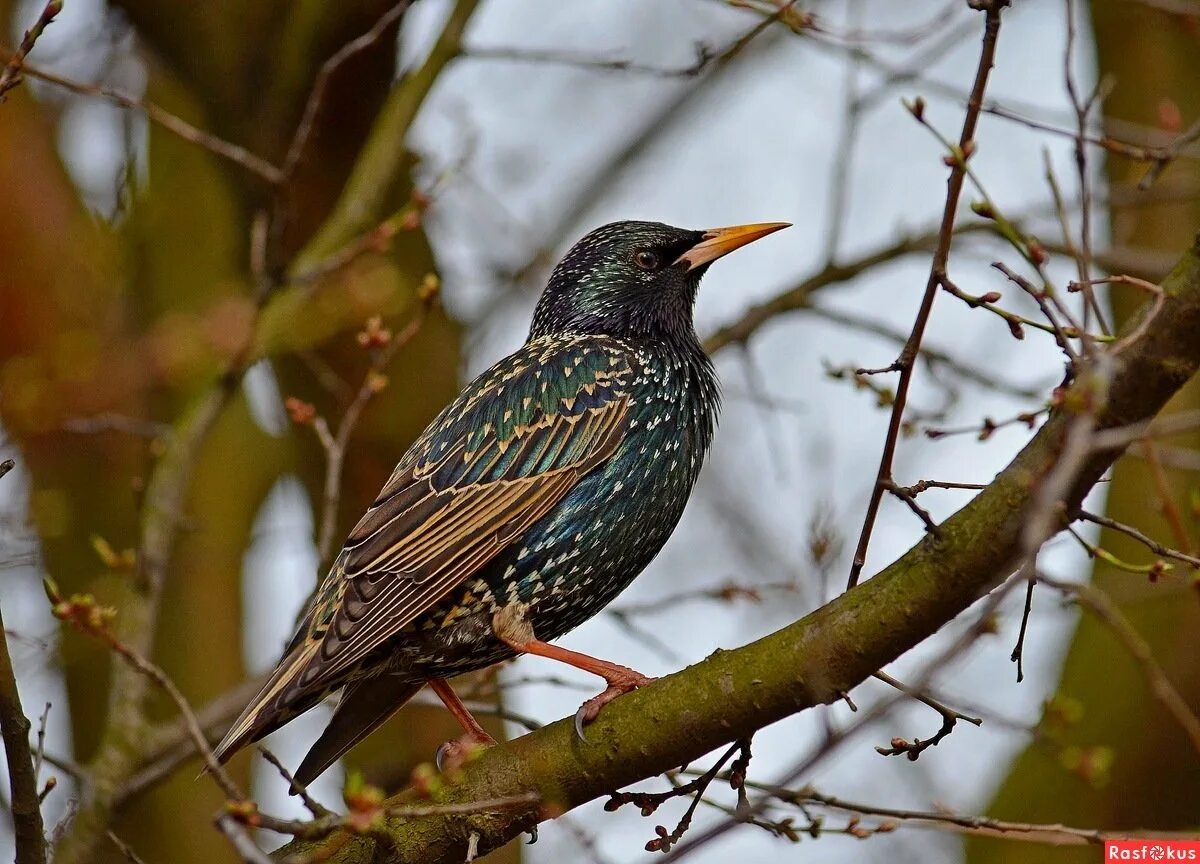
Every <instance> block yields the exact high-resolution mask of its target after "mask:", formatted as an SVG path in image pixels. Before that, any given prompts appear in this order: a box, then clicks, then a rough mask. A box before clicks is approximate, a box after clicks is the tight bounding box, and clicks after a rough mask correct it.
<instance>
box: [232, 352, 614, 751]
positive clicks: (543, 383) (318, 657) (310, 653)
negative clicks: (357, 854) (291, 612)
mask: <svg viewBox="0 0 1200 864" xmlns="http://www.w3.org/2000/svg"><path fill="white" fill-rule="evenodd" d="M628 356H629V355H628V353H627V352H626V351H623V350H620V346H617V345H615V344H614V343H611V342H607V343H605V342H597V341H596V340H583V339H571V338H569V337H567V338H562V337H557V338H554V339H548V340H541V341H540V343H539V342H534V343H529V344H527V345H526V346H525V347H524V348H523V349H522V350H521V351H519V352H517V353H516V354H514V355H512V356H510V357H509V358H506V360H504V361H501V362H500V363H498V364H497V365H496V366H494V367H493V368H492V369H491V370H489V371H488V372H487V373H485V374H484V375H482V376H480V378H478V379H476V380H475V381H474V382H472V384H471V385H469V386H468V387H467V389H466V390H465V391H464V392H463V394H462V395H461V396H460V397H459V398H458V400H456V401H455V403H454V404H452V405H450V406H448V407H447V408H446V410H445V411H443V412H442V414H441V415H439V417H438V418H437V419H436V420H435V421H434V422H433V423H432V424H431V425H430V427H429V429H428V430H426V432H425V434H424V435H422V437H421V439H420V440H419V441H418V442H417V443H416V444H414V445H413V447H412V449H411V450H410V451H409V452H408V453H407V454H406V455H405V457H404V459H403V460H401V462H400V464H399V465H398V466H397V468H396V471H395V472H394V473H393V475H392V477H391V479H390V480H389V481H388V483H387V485H386V486H385V487H384V489H383V491H382V492H381V493H380V495H379V497H378V499H376V501H375V503H374V504H373V505H372V507H371V508H370V509H369V510H368V511H367V513H366V515H364V516H363V518H362V519H361V520H360V521H359V523H358V525H357V526H356V527H355V528H354V530H353V531H352V532H351V534H350V537H349V539H348V540H347V542H346V545H345V547H344V548H343V549H342V552H341V554H340V555H339V556H338V559H337V561H336V562H335V564H334V567H333V569H332V570H331V572H330V573H329V574H328V575H327V576H326V577H325V579H324V580H323V582H322V584H321V586H320V588H319V589H318V592H317V595H316V597H315V598H314V600H313V602H312V605H311V607H310V609H309V611H308V613H307V615H306V617H305V621H304V623H303V625H302V626H301V628H300V632H298V633H297V634H296V638H295V639H294V640H293V642H292V644H291V646H290V647H289V651H288V654H287V656H286V657H285V658H284V659H283V660H282V661H281V662H280V664H279V666H278V667H277V668H276V670H275V671H274V673H273V674H272V675H271V678H270V680H269V681H268V683H267V685H266V686H265V687H264V688H263V690H262V692H261V693H260V694H259V695H258V697H257V698H256V699H255V700H254V701H253V702H252V703H251V704H250V706H249V707H247V709H246V711H245V712H244V713H243V715H242V717H241V718H239V720H238V721H237V722H236V723H235V724H234V726H233V728H232V729H231V730H230V731H229V733H228V735H227V736H226V738H225V740H224V741H222V742H221V745H220V746H219V748H218V752H219V754H220V755H221V756H222V757H226V756H228V755H229V754H230V753H232V752H233V751H235V750H236V749H238V748H239V747H241V746H243V745H244V744H245V743H247V742H249V741H252V740H256V739H257V738H259V737H261V736H262V735H263V734H266V732H267V731H270V730H271V729H274V728H277V727H278V726H280V725H282V724H283V723H285V722H287V720H288V719H290V718H291V717H293V716H295V715H296V714H297V713H300V711H303V710H307V708H308V707H311V705H312V704H315V702H316V701H319V700H320V699H321V698H323V696H324V695H325V694H326V693H328V692H330V691H332V690H334V689H337V688H338V687H340V686H342V685H343V684H345V683H346V682H347V681H349V680H351V679H352V678H353V677H355V674H356V673H357V672H358V670H359V668H360V667H361V666H362V664H363V662H364V660H366V659H367V657H368V656H369V655H370V654H371V653H372V652H373V651H375V650H376V649H378V648H380V647H381V646H383V645H384V643H386V642H387V641H388V640H389V639H390V638H392V637H394V636H396V635H397V634H399V633H400V632H401V631H402V630H403V629H404V628H405V627H406V626H408V625H409V624H411V623H412V622H413V621H414V620H415V619H416V618H417V617H419V616H420V615H421V613H422V612H425V611H427V610H428V609H429V608H430V607H432V606H434V605H435V604H437V603H438V602H439V601H441V600H442V599H443V598H444V597H445V596H446V594H447V593H449V592H450V591H451V590H453V589H454V588H455V587H456V586H458V585H460V584H461V583H462V582H464V581H465V580H467V579H469V578H470V577H471V576H472V575H473V574H475V573H476V572H477V571H478V570H479V569H480V568H481V567H482V566H483V565H484V564H486V563H487V562H488V561H489V560H490V559H491V558H492V557H494V556H495V555H496V554H497V553H498V552H499V551H500V550H502V549H503V548H504V547H505V546H507V545H508V544H510V543H512V542H513V541H514V540H515V539H516V538H518V537H520V536H521V535H522V534H523V533H524V532H525V531H527V530H528V529H529V528H530V526H532V525H533V524H534V523H536V522H537V521H538V520H539V519H541V518H542V517H543V516H545V515H546V514H548V513H549V512H550V511H551V509H553V507H554V505H555V504H557V503H558V502H559V501H561V500H562V498H563V496H565V495H566V494H567V493H568V492H569V491H570V489H571V488H572V487H573V486H574V485H575V484H576V483H577V482H578V481H579V479H580V478H581V477H583V476H584V475H586V474H587V473H588V472H590V471H592V470H594V469H595V468H596V467H598V466H599V465H601V464H603V463H604V462H605V461H607V460H608V459H609V458H610V457H611V456H612V454H613V452H614V451H615V450H616V448H617V446H618V445H619V444H620V442H621V440H622V439H623V437H624V435H625V433H626V430H627V427H628V421H629V416H628V415H629V396H628V392H627V384H628V383H629V380H630V376H631V374H632V370H631V368H630V363H629V359H628Z"/></svg>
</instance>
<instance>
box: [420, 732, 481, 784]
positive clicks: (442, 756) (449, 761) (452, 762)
mask: <svg viewBox="0 0 1200 864" xmlns="http://www.w3.org/2000/svg"><path fill="white" fill-rule="evenodd" d="M495 746H496V739H495V738H493V737H492V736H491V735H489V734H487V733H486V732H483V730H480V732H478V733H468V734H466V735H463V736H462V737H461V738H455V739H454V740H453V741H447V742H446V743H445V744H443V745H442V746H441V747H439V748H438V750H437V756H435V757H434V760H435V761H436V762H437V767H438V770H439V771H441V772H442V773H443V774H452V773H454V772H455V771H457V770H458V769H460V768H462V766H464V765H466V764H467V763H468V762H469V761H471V759H472V758H473V757H475V756H477V755H478V754H479V753H481V752H483V751H484V750H486V749H487V748H489V747H495Z"/></svg>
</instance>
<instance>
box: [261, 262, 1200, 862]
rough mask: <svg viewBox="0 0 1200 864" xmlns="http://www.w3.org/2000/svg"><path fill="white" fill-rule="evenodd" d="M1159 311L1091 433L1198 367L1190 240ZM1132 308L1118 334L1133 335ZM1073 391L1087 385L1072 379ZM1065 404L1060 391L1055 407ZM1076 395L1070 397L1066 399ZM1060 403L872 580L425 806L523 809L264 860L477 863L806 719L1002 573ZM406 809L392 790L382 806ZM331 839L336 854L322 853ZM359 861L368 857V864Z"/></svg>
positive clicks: (437, 821) (559, 729) (1145, 409)
mask: <svg viewBox="0 0 1200 864" xmlns="http://www.w3.org/2000/svg"><path fill="white" fill-rule="evenodd" d="M1163 291H1164V294H1165V296H1166V297H1167V298H1168V299H1167V300H1166V302H1165V306H1164V308H1163V309H1162V310H1161V311H1160V312H1159V313H1158V314H1157V315H1155V316H1154V317H1153V320H1152V321H1150V323H1149V324H1148V326H1144V327H1143V329H1142V332H1141V333H1140V336H1139V337H1138V338H1137V339H1136V340H1134V341H1131V342H1129V343H1128V344H1127V346H1126V347H1125V348H1124V350H1123V351H1122V352H1121V353H1120V354H1119V355H1118V356H1116V357H1112V358H1109V359H1110V361H1111V362H1112V363H1113V365H1114V370H1115V371H1114V373H1113V377H1112V380H1111V384H1110V386H1109V390H1108V398H1107V401H1106V403H1105V405H1104V407H1103V408H1102V409H1099V410H1098V411H1097V413H1096V415H1095V417H1094V426H1095V429H1096V430H1098V431H1102V430H1107V429H1113V428H1117V427H1125V426H1129V425H1130V424H1136V423H1140V422H1143V421H1145V420H1147V419H1149V418H1151V417H1153V416H1154V415H1155V414H1156V413H1157V412H1159V411H1160V410H1161V409H1162V408H1163V406H1164V405H1165V404H1166V403H1167V401H1168V399H1170V397H1171V396H1172V395H1173V394H1174V393H1175V392H1176V391H1178V390H1179V388H1181V387H1182V386H1183V385H1184V384H1185V383H1186V382H1187V381H1188V380H1189V379H1190V378H1191V377H1192V376H1193V375H1194V374H1195V373H1196V371H1197V369H1200V340H1197V339H1196V338H1195V334H1196V332H1198V328H1200V239H1198V241H1197V243H1196V245H1195V246H1193V248H1192V249H1191V250H1189V252H1188V253H1187V254H1186V255H1185V256H1184V257H1183V259H1182V261H1181V262H1180V263H1179V264H1178V265H1177V266H1176V268H1175V269H1174V271H1172V273H1171V274H1170V275H1169V276H1168V277H1167V279H1166V280H1165V281H1164V282H1163ZM1150 305H1151V304H1149V303H1148V304H1146V306H1144V307H1143V309H1142V311H1141V313H1140V314H1139V315H1137V316H1134V318H1133V320H1131V321H1130V322H1129V324H1128V325H1127V329H1126V332H1127V333H1129V332H1134V331H1136V330H1137V328H1139V327H1142V326H1143V325H1142V322H1141V319H1142V318H1143V317H1145V316H1147V315H1148V314H1149V311H1150ZM1082 379H1083V380H1085V381H1086V380H1087V376H1086V375H1085V376H1082ZM1069 395H1070V394H1068V397H1069ZM1077 395H1078V394H1077ZM1075 403H1076V400H1073V399H1071V398H1065V399H1064V400H1063V406H1064V407H1061V408H1058V409H1056V410H1055V411H1054V412H1053V413H1052V415H1051V416H1050V418H1049V419H1048V420H1047V421H1046V423H1045V424H1044V425H1043V426H1042V428H1041V429H1040V430H1039V431H1038V433H1037V434H1036V435H1035V436H1034V437H1033V438H1032V440H1031V441H1030V442H1029V443H1028V444H1027V445H1026V446H1025V448H1024V449H1023V450H1021V452H1020V453H1019V454H1017V456H1016V457H1015V458H1014V459H1013V461H1012V462H1011V463H1010V464H1009V466H1008V467H1007V468H1006V469H1005V470H1004V471H1002V472H1001V473H1000V474H999V475H998V476H997V477H996V479H995V480H994V481H993V482H992V483H991V484H990V485H989V486H988V487H987V488H985V489H984V490H982V491H981V492H980V493H979V495H978V496H977V497H976V498H975V499H974V500H973V501H971V502H970V503H969V504H967V505H966V506H965V507H963V508H962V509H961V510H959V511H958V512H957V513H955V514H954V515H953V516H951V517H950V518H948V519H947V520H945V521H944V522H943V523H942V525H941V528H942V535H943V536H942V538H941V539H940V540H939V539H937V538H934V537H932V536H926V537H924V538H923V539H922V540H921V541H920V542H919V543H918V544H917V545H916V546H914V547H913V548H912V549H911V550H909V552H908V553H906V554H905V555H904V556H903V557H901V558H900V559H899V560H897V561H896V562H895V563H893V564H892V565H890V566H889V567H887V568H886V569H884V570H883V571H882V572H881V573H880V574H879V575H877V576H875V577H874V578H873V579H870V580H868V581H867V582H864V583H862V584H861V585H858V586H857V587H855V588H854V589H852V590H850V591H847V592H846V593H845V594H843V595H841V596H840V597H838V598H837V599H835V600H833V601H832V602H830V603H828V604H827V605H825V606H823V607H822V608H820V609H818V610H816V611H815V612H813V613H811V614H809V615H808V616H806V617H805V618H803V619H801V620H800V621H797V622H795V623H793V624H791V625H789V626H787V627H785V628H783V629H782V630H779V631H777V632H775V633H773V634H771V635H769V636H766V637H764V638H763V639H760V640H758V641H757V642H754V643H751V644H749V645H746V646H744V647H742V648H738V649H736V650H733V651H719V652H717V653H715V654H713V655H712V656H710V657H709V658H707V659H706V660H704V661H703V662H701V663H698V664H696V665H695V666H692V667H690V668H688V669H685V670H684V671H682V672H679V673H677V674H674V675H670V676H667V677H665V678H662V679H660V680H658V681H656V682H654V683H653V684H651V685H650V686H648V687H645V688H643V689H640V690H638V691H635V692H633V693H630V694H628V695H626V696H623V697H621V698H620V699H618V700H616V701H615V702H613V703H612V704H611V705H609V706H607V707H606V708H605V710H604V711H603V712H602V713H601V715H600V717H599V718H598V719H597V721H596V722H595V723H594V724H593V725H592V726H591V727H589V730H588V738H589V741H590V742H591V743H590V744H583V743H582V742H580V741H579V740H578V739H577V738H576V737H575V734H574V730H573V726H572V723H571V721H570V720H561V721H559V722H557V723H554V724H551V725H549V726H546V727H545V728H543V729H541V730H539V731H537V732H534V733H531V734H529V735H525V736H523V737H521V738H518V739H515V740H513V741H510V742H508V743H506V744H502V745H499V746H497V747H494V748H492V749H490V750H488V751H487V752H486V753H484V754H483V755H482V756H480V757H479V758H478V759H477V760H475V761H473V762H471V763H470V764H468V765H467V766H466V767H465V769H464V770H463V772H462V774H461V775H460V776H459V778H458V779H457V782H456V783H453V784H447V786H446V787H445V788H443V789H441V790H439V791H438V792H437V794H436V795H435V796H434V798H435V801H436V802H437V803H448V804H453V803H464V802H470V801H478V800H483V799H492V798H503V797H509V796H512V795H517V794H521V793H527V792H531V791H533V792H536V793H537V794H538V796H539V798H540V800H541V801H542V802H543V803H542V804H541V805H540V806H538V807H529V808H526V809H523V810H520V809H518V810H512V811H509V812H506V813H503V814H494V813H489V814H474V815H464V816H447V815H435V816H429V817H423V818H416V819H407V820H391V821H390V822H389V823H388V828H387V833H388V836H389V840H390V843H389V846H388V848H386V849H385V848H383V847H382V846H380V847H377V846H376V840H375V839H374V838H372V837H361V836H355V837H349V838H347V837H345V836H344V835H335V837H334V838H329V839H327V840H323V841H319V842H318V843H316V844H311V843H292V844H289V845H288V846H287V847H285V848H284V849H283V850H281V852H280V853H278V855H277V859H278V858H279V857H284V858H286V857H288V856H293V855H304V854H315V855H317V856H318V857H319V856H321V855H325V854H326V853H328V857H327V858H325V859H323V860H328V861H330V862H335V864H337V862H341V864H348V862H358V861H367V860H370V861H375V862H386V864H404V862H417V861H419V862H422V864H437V862H449V861H454V862H458V861H462V860H463V858H464V857H465V855H466V852H467V849H468V848H469V845H471V844H472V842H473V841H472V840H471V838H472V837H473V836H474V837H475V838H476V840H475V841H474V845H476V846H477V851H478V852H480V853H483V852H486V851H488V850H490V849H494V848H497V847H498V846H500V845H502V844H503V843H505V842H507V841H508V840H510V839H512V838H513V837H515V836H517V835H518V834H520V833H521V832H523V831H525V830H528V829H529V828H531V827H533V826H534V825H536V824H537V823H538V822H540V821H542V820H543V819H547V818H551V817H552V816H555V815H559V814H561V813H564V812H566V811H568V810H570V809H572V808H574V807H577V806H579V805H581V804H583V803H585V802H587V801H591V800H593V799H595V798H598V797H602V796H604V795H607V794H609V793H611V792H612V791H614V790H616V789H619V788H621V787H623V786H626V785H628V784H630V783H634V782H637V781H639V780H642V779H645V778H647V777H652V776H655V775H657V774H660V773H662V772H664V771H666V770H669V769H671V768H674V767H676V766H678V765H680V764H683V763H686V762H690V761H692V760H695V759H698V758H699V757H701V756H703V755H704V754H705V753H708V752H710V751H712V750H714V749H716V748H717V747H720V746H722V745H728V744H730V743H732V742H733V741H736V740H738V739H741V738H745V737H748V736H750V735H752V734H753V733H754V732H755V731H756V730H758V729H760V728H762V727H763V726H766V725H768V724H770V723H774V722H776V721H777V720H780V719H782V718H784V717H787V716H790V715H792V714H795V713H797V712H799V711H802V710H804V709H806V708H811V707H814V706H816V705H821V704H827V703H831V702H834V701H836V700H837V699H839V698H841V694H843V693H845V692H846V691H849V690H851V689H852V688H854V687H855V686H857V685H858V684H859V683H861V682H862V681H863V680H865V679H866V678H868V677H869V676H871V675H872V674H873V673H874V672H875V671H876V670H878V669H880V668H883V667H884V666H886V665H887V664H888V663H891V662H892V661H894V660H895V659H896V658H898V657H900V656H901V655H903V654H904V653H905V652H906V651H908V650H909V649H910V648H912V647H913V646H915V645H917V644H918V643H920V642H921V641H923V640H925V639H927V638H928V637H929V636H931V635H933V634H934V633H936V632H937V631H938V630H939V629H940V628H941V627H942V626H944V625H945V624H946V623H947V622H949V621H951V620H952V619H953V618H955V617H956V616H957V615H959V614H960V613H961V612H962V611H964V610H965V609H967V608H968V607H969V606H971V605H972V604H973V603H974V602H975V601H976V600H977V599H978V598H979V597H980V595H981V594H983V593H985V592H987V591H988V590H989V589H990V588H992V587H993V586H994V585H995V584H996V583H997V582H998V581H999V580H1000V579H1002V578H1003V577H1004V576H1006V575H1007V574H1008V573H1009V572H1011V569H1012V567H1013V566H1014V562H1015V561H1016V560H1017V559H1018V556H1019V555H1020V554H1021V552H1022V550H1023V536H1024V532H1025V522H1026V519H1027V517H1029V516H1030V515H1031V514H1035V513H1036V510H1037V508H1038V500H1039V490H1041V487H1042V485H1044V484H1043V480H1044V478H1046V477H1047V476H1048V475H1049V474H1050V473H1051V472H1052V470H1053V469H1054V468H1055V466H1056V465H1057V463H1058V461H1059V459H1060V457H1061V455H1062V451H1063V449H1064V447H1065V444H1066V440H1067V435H1068V432H1069V431H1070V429H1071V428H1072V425H1073V424H1074V423H1075V421H1076V418H1077V415H1076V414H1074V413H1072V412H1071V410H1070V407H1069V406H1071V405H1072V404H1075ZM1127 444H1128V441H1127V440H1124V439H1117V440H1116V441H1115V442H1113V443H1111V444H1109V445H1108V446H1107V447H1106V448H1105V449H1101V448H1099V447H1097V448H1095V449H1092V450H1091V451H1090V452H1088V453H1087V454H1086V455H1085V456H1084V457H1083V459H1082V462H1081V465H1080V467H1079V470H1078V471H1076V472H1072V477H1073V479H1072V480H1071V481H1070V483H1069V484H1067V485H1066V487H1065V489H1064V491H1063V495H1062V497H1063V498H1064V499H1065V501H1064V503H1065V504H1066V506H1067V507H1068V508H1075V507H1078V505H1079V502H1080V501H1081V500H1082V498H1083V496H1084V495H1085V494H1086V493H1087V492H1088V490H1090V489H1091V488H1092V486H1093V485H1095V483H1096V482H1097V481H1098V480H1099V479H1100V477H1101V475H1102V474H1103V473H1104V471H1105V470H1106V469H1107V468H1108V467H1109V466H1110V465H1111V464H1112V463H1113V462H1114V461H1115V460H1116V458H1117V457H1118V456H1119V455H1120V454H1121V452H1122V449H1123V446H1125V445H1127ZM411 800H413V793H412V792H411V791H410V792H405V793H401V794H400V795H399V796H396V798H394V799H393V801H392V803H404V802H407V801H411ZM327 843H339V844H341V845H340V846H338V847H337V848H336V849H335V848H334V847H333V846H324V845H323V844H327ZM372 856H374V857H372Z"/></svg>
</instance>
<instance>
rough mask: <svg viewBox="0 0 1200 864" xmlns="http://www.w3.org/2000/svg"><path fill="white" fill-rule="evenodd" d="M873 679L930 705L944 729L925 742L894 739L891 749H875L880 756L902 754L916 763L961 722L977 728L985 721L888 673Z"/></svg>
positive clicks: (876, 674)
mask: <svg viewBox="0 0 1200 864" xmlns="http://www.w3.org/2000/svg"><path fill="white" fill-rule="evenodd" d="M871 677H873V678H876V679H878V680H879V681H882V682H883V683H885V684H887V685H889V686H890V687H894V688H895V689H897V690H899V691H900V692H901V693H905V694H907V695H909V696H911V697H912V698H914V699H916V700H917V701H918V702H920V703H922V704H924V705H928V706H929V707H930V708H932V709H933V710H934V711H936V712H938V714H941V715H942V728H941V729H939V730H938V731H937V734H936V735H934V736H933V737H932V738H926V739H925V740H924V741H922V740H921V739H920V738H914V739H913V740H912V741H907V740H906V739H904V738H893V739H892V742H891V746H890V747H876V748H875V752H876V753H878V754H879V755H880V756H899V755H900V754H905V755H906V756H908V759H909V761H910V762H916V761H917V759H918V758H919V757H920V755H921V754H922V753H924V752H925V751H926V750H928V749H929V748H930V747H935V746H937V744H938V743H939V742H940V741H941V740H942V739H943V738H945V737H946V736H947V735H949V734H950V733H951V732H953V731H954V727H955V725H956V724H957V723H958V721H959V720H965V721H966V722H968V723H971V724H973V725H975V726H982V725H983V720H982V719H980V718H979V717H971V716H969V715H967V714H963V713H962V712H961V711H955V710H954V709H953V708H951V707H949V706H948V705H945V704H943V703H941V702H939V701H938V700H936V699H934V698H932V697H931V696H929V695H927V694H925V693H922V692H921V691H920V690H914V689H913V688H911V687H909V686H908V685H907V684H905V683H904V682H902V681H899V680H897V679H895V678H893V677H892V676H891V675H888V674H887V673H886V672H883V671H879V672H876V673H875V674H874V675H873V676H871Z"/></svg>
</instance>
